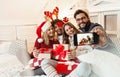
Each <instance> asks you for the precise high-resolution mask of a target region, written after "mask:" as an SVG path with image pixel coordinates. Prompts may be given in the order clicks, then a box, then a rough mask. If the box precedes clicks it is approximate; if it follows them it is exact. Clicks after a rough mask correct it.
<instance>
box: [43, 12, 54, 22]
mask: <svg viewBox="0 0 120 77" xmlns="http://www.w3.org/2000/svg"><path fill="white" fill-rule="evenodd" d="M44 15H45V16H47V17H48V18H50V19H51V20H53V18H52V13H51V12H50V11H44Z"/></svg>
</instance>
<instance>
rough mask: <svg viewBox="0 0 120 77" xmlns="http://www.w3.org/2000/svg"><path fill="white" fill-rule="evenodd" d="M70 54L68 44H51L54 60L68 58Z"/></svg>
mask: <svg viewBox="0 0 120 77" xmlns="http://www.w3.org/2000/svg"><path fill="white" fill-rule="evenodd" d="M69 54H70V50H69V45H68V44H54V45H53V56H54V58H55V59H56V60H69V57H68V55H69Z"/></svg>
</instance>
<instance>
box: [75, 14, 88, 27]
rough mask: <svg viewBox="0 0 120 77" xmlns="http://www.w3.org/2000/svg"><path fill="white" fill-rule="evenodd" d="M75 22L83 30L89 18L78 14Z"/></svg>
mask: <svg viewBox="0 0 120 77" xmlns="http://www.w3.org/2000/svg"><path fill="white" fill-rule="evenodd" d="M75 20H76V22H77V24H78V26H79V27H81V28H85V26H86V24H87V22H88V21H89V18H88V17H87V16H86V15H85V14H84V13H79V14H77V15H76V17H75Z"/></svg>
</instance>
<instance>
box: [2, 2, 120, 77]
mask: <svg viewBox="0 0 120 77" xmlns="http://www.w3.org/2000/svg"><path fill="white" fill-rule="evenodd" d="M55 6H57V7H59V9H60V12H59V18H60V19H62V18H63V17H65V16H67V17H68V18H69V19H70V21H71V22H72V23H73V24H75V25H76V22H75V20H74V18H73V13H74V12H75V10H76V9H84V10H86V9H87V10H86V11H87V12H88V13H89V15H90V18H91V20H92V21H93V22H98V23H100V24H101V25H102V26H103V27H104V28H105V30H106V32H107V33H108V34H109V36H110V38H111V39H112V40H113V41H114V43H115V44H116V45H117V47H118V49H119V50H120V46H119V45H120V34H119V31H120V24H119V21H120V1H119V0H0V48H1V49H0V54H3V53H6V52H7V51H8V48H9V46H10V45H11V46H10V48H11V49H10V50H9V51H10V53H12V54H14V55H15V56H11V55H5V56H2V55H0V57H2V60H1V61H2V62H3V63H5V64H6V63H7V64H8V61H7V59H9V61H10V62H11V61H13V64H15V61H16V62H18V59H19V60H20V61H21V62H22V63H23V64H24V65H25V64H26V62H27V61H28V59H29V58H26V60H25V61H23V60H22V59H23V58H25V57H26V56H25V54H26V55H28V54H27V53H30V52H31V51H32V49H33V46H34V41H35V39H36V28H37V26H39V24H40V23H41V22H43V21H44V17H43V16H44V14H43V13H44V11H47V10H48V11H52V10H53V9H54V7H55ZM2 42H4V44H3V43H2ZM4 47H5V48H4ZM2 51H4V52H2ZM19 51H20V52H19ZM25 51H26V52H25ZM7 53H8V52H7ZM112 53H114V54H117V55H118V56H120V52H112ZM21 55H23V56H21ZM6 56H8V57H7V58H6V60H5V58H4V57H6ZM16 56H17V58H18V59H17V58H16ZM21 57H22V58H21ZM2 62H1V63H0V64H1V65H0V66H1V67H0V69H1V68H3V67H2V66H4V64H3V63H2ZM11 63H12V62H11ZM7 64H6V66H8V65H7ZM18 64H19V65H17V66H16V69H18V68H17V67H18V66H20V67H21V68H20V69H18V70H17V71H20V70H22V68H23V66H22V65H21V63H19V62H18ZM11 65H12V64H11ZM11 65H10V66H11ZM4 67H5V66H4ZM6 69H7V67H6ZM6 69H3V72H5V73H6ZM11 69H12V68H10V70H11ZM17 71H16V70H14V71H13V72H12V73H11V74H12V77H13V75H14V74H15V72H17ZM8 73H10V72H9V70H8ZM28 73H29V71H28ZM1 74H2V73H1ZM1 74H0V75H1ZM4 75H7V74H4ZM4 75H3V76H1V77H6V76H4ZM18 76H19V75H16V77H18ZM9 77H10V76H9Z"/></svg>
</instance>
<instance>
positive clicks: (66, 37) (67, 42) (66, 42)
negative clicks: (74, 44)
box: [62, 22, 81, 44]
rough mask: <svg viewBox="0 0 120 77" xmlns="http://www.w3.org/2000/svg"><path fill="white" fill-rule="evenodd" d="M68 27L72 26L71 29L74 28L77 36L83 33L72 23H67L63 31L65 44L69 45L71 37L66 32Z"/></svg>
mask: <svg viewBox="0 0 120 77" xmlns="http://www.w3.org/2000/svg"><path fill="white" fill-rule="evenodd" d="M66 25H69V26H71V28H73V29H74V30H75V34H77V33H81V32H80V30H78V29H77V28H76V27H75V26H74V25H73V24H72V23H70V22H67V23H65V24H64V26H63V30H62V31H63V44H69V39H68V38H69V35H67V34H66V32H65V26H66Z"/></svg>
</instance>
